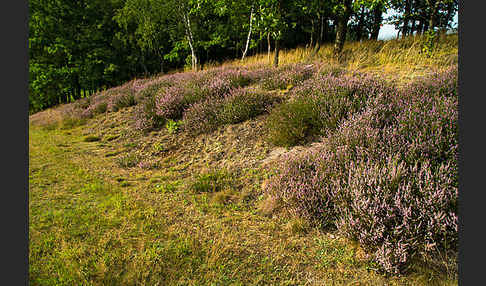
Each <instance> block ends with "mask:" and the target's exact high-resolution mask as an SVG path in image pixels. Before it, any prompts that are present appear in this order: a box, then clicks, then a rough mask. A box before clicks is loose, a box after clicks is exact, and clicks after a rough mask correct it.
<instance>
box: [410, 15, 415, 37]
mask: <svg viewBox="0 0 486 286" xmlns="http://www.w3.org/2000/svg"><path fill="white" fill-rule="evenodd" d="M414 32H415V18H413V19H412V28H410V35H412V36H413V33H414Z"/></svg>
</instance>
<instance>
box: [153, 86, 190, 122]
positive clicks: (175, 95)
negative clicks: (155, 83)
mask: <svg viewBox="0 0 486 286" xmlns="http://www.w3.org/2000/svg"><path fill="white" fill-rule="evenodd" d="M185 93H186V89H185V88H184V87H181V86H171V87H167V88H164V89H162V90H160V91H159V92H158V93H157V95H156V97H155V114H157V116H160V117H163V118H166V119H178V118H180V117H181V116H182V112H183V111H184V108H185V107H186V102H185V101H184V98H185Z"/></svg>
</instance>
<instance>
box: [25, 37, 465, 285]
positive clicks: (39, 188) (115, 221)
mask: <svg viewBox="0 0 486 286" xmlns="http://www.w3.org/2000/svg"><path fill="white" fill-rule="evenodd" d="M454 41H455V46H454ZM451 42H452V43H451V44H450V45H449V46H448V47H445V48H444V54H446V55H447V53H446V52H445V51H448V52H449V55H448V56H442V57H437V58H438V59H439V62H427V61H425V60H424V61H421V62H416V63H415V64H414V63H413V62H412V61H417V59H416V57H417V56H416V55H415V57H413V56H410V55H411V54H412V55H413V54H414V53H415V50H416V48H414V49H412V48H409V50H408V51H409V57H407V58H403V59H402V61H401V62H399V61H393V60H391V59H389V60H388V61H385V60H383V61H384V62H380V61H379V60H376V59H379V58H380V57H382V58H385V57H386V56H385V55H384V54H385V53H382V54H381V55H380V54H377V55H374V56H372V55H368V58H366V59H368V60H361V62H360V61H359V60H358V59H359V58H362V59H365V56H364V55H365V54H367V53H369V52H368V51H371V50H372V49H371V48H368V49H361V50H363V52H362V53H361V54H360V55H355V57H356V58H352V59H349V60H348V62H346V64H345V65H346V68H348V69H350V68H353V67H354V68H355V69H360V70H367V71H374V72H377V71H382V72H385V73H387V74H390V75H392V74H395V75H396V71H398V70H399V71H400V75H398V78H399V79H403V78H407V77H411V75H415V74H420V73H423V72H426V71H427V70H429V69H430V68H431V67H433V66H436V67H440V66H444V65H447V64H450V62H448V61H449V60H447V61H446V62H440V61H444V59H447V58H448V57H449V58H450V57H451V56H450V55H453V54H454V53H455V54H456V55H457V36H456V38H455V40H454V39H453V40H452V41H451ZM447 43H448V42H447ZM392 44H393V43H390V44H388V45H392ZM411 44H412V46H413V45H414V44H413V43H411ZM397 45H399V43H398V44H397ZM355 46H359V45H358V44H352V45H349V46H348V48H349V49H356V47H355ZM445 46H447V45H445ZM451 47H452V48H451ZM454 47H455V49H454ZM381 49H382V51H383V47H381ZM326 51H327V47H323V49H322V50H321V51H320V53H321V55H322V56H323V57H325V55H326V54H325V53H326ZM393 51H394V53H395V54H399V53H400V50H398V49H397V48H396V47H395V49H394V50H393ZM299 53H303V52H302V51H300V50H296V51H293V52H292V53H291V52H288V53H283V55H282V62H283V63H285V61H288V62H290V61H292V60H295V61H297V58H299V57H300V56H299ZM389 54H392V52H389ZM401 54H405V53H404V52H403V51H402V53H401ZM439 54H440V53H439ZM372 57H374V58H375V60H370V58H372ZM265 59H266V56H263V57H260V60H262V61H264V60H265ZM455 60H456V61H457V57H456V58H455ZM257 61H258V57H250V58H249V59H248V60H247V63H253V62H257ZM407 61H409V62H407ZM452 61H454V60H452ZM366 62H368V63H367V64H366ZM407 71H408V73H407ZM405 74H406V75H407V76H404V75H405ZM131 110H132V108H128V109H125V110H122V111H120V112H116V113H106V114H102V115H98V116H97V117H95V118H94V119H92V120H91V121H89V122H88V124H87V125H85V126H80V127H76V128H73V129H66V130H63V129H52V128H43V127H41V126H38V125H34V124H31V126H30V129H29V156H30V158H29V159H30V160H29V165H30V166H29V240H30V241H29V261H30V266H29V268H30V269H29V272H30V281H31V284H32V285H177V284H178V285H181V284H182V285H229V284H231V285H264V284H267V285H268V284H271V285H323V284H324V285H332V284H337V285H348V284H352V285H384V284H387V285H431V284H437V285H454V284H457V281H456V280H449V279H447V278H446V277H445V276H444V275H442V274H440V273H438V272H434V271H432V270H429V269H426V268H421V267H418V266H417V267H416V268H417V269H415V270H414V271H411V274H409V275H408V276H403V277H384V276H382V275H380V274H379V273H376V272H375V271H373V266H372V265H370V264H369V263H368V262H367V260H366V259H365V258H364V255H363V252H362V251H361V250H360V248H359V247H358V246H357V245H355V244H354V243H352V242H350V241H346V240H344V239H342V238H339V237H336V236H335V234H333V233H327V232H324V231H322V230H319V229H316V228H312V227H309V226H307V225H306V223H305V222H303V221H300V220H296V219H292V218H288V217H286V216H281V215H276V216H271V215H265V212H262V211H260V210H259V209H258V208H257V207H256V206H257V205H259V204H260V205H261V204H262V201H261V198H262V197H261V193H260V185H261V183H262V182H263V180H264V179H265V177H266V175H267V174H266V172H265V170H263V169H260V168H259V167H260V166H261V165H262V164H263V163H264V162H267V160H268V158H269V157H272V155H273V154H274V153H275V149H273V147H272V146H270V145H268V144H267V143H266V142H265V141H264V140H263V132H264V131H263V128H262V126H263V123H264V119H265V116H260V117H258V118H256V119H254V120H250V121H247V122H244V123H242V124H236V125H230V126H226V127H221V128H219V129H218V130H217V131H215V132H213V133H211V134H207V135H200V136H198V137H197V138H195V139H190V138H189V137H188V136H187V134H185V133H184V132H182V133H178V134H169V133H168V132H167V130H165V129H162V130H160V131H156V132H152V133H151V134H149V135H148V136H142V135H140V134H139V133H137V132H134V131H132V130H131V128H130V127H129V124H128V122H127V118H128V116H129V114H130V112H131ZM50 112H51V114H52V113H53V111H50ZM54 113H55V112H54ZM44 114H47V112H45V113H44ZM51 117H55V116H51ZM34 121H35V117H32V120H31V122H32V123H34ZM86 136H97V137H99V138H100V141H93V142H85V141H84V139H85V138H86ZM272 151H273V152H272ZM277 151H278V150H277ZM127 154H137V155H138V158H142V160H145V159H147V160H148V159H151V158H157V159H161V164H162V166H161V167H160V168H157V169H153V170H144V169H140V168H136V167H135V168H123V167H121V164H120V163H123V162H126V160H128V159H130V157H127ZM123 160H125V161H123ZM226 169H227V170H228V173H227V175H226V176H227V177H228V178H229V180H230V181H231V183H230V184H227V185H225V186H224V187H223V189H222V190H221V191H219V192H217V193H211V192H203V193H195V192H193V191H192V190H191V188H190V185H191V182H192V181H193V180H194V176H196V175H197V174H199V173H201V172H207V171H210V170H226ZM260 209H262V208H260ZM263 209H265V208H263Z"/></svg>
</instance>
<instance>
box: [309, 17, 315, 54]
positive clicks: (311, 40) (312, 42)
mask: <svg viewBox="0 0 486 286" xmlns="http://www.w3.org/2000/svg"><path fill="white" fill-rule="evenodd" d="M311 23H312V30H311V36H310V43H309V47H311V48H312V47H313V46H314V19H311Z"/></svg>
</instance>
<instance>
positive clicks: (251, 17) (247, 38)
mask: <svg viewBox="0 0 486 286" xmlns="http://www.w3.org/2000/svg"><path fill="white" fill-rule="evenodd" d="M252 22H253V5H252V6H251V10H250V30H249V31H248V37H246V45H245V51H244V52H243V56H242V57H241V60H243V59H245V56H246V53H247V52H248V45H249V43H250V37H251V28H252Z"/></svg>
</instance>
